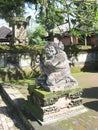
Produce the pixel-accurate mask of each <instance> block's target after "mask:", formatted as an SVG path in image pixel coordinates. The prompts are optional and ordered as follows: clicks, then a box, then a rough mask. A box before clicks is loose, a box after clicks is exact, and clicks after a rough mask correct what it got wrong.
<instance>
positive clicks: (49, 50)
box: [45, 42, 57, 58]
mask: <svg viewBox="0 0 98 130" xmlns="http://www.w3.org/2000/svg"><path fill="white" fill-rule="evenodd" d="M45 53H46V57H47V58H52V57H53V56H54V55H56V53H57V49H56V46H55V43H54V42H48V44H46V46H45Z"/></svg>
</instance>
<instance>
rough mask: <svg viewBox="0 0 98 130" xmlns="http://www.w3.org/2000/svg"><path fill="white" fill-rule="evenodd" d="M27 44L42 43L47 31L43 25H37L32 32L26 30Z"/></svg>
mask: <svg viewBox="0 0 98 130" xmlns="http://www.w3.org/2000/svg"><path fill="white" fill-rule="evenodd" d="M28 34H29V35H28V36H29V44H44V43H45V40H44V37H45V36H46V35H47V32H46V30H45V28H44V27H43V26H41V25H40V26H38V27H37V28H36V30H35V31H34V32H32V31H31V32H30V31H29V32H28Z"/></svg>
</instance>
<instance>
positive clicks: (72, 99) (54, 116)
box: [28, 85, 85, 123]
mask: <svg viewBox="0 0 98 130" xmlns="http://www.w3.org/2000/svg"><path fill="white" fill-rule="evenodd" d="M28 90H29V93H30V97H29V102H30V104H31V109H32V113H34V116H35V118H37V120H39V121H40V122H41V123H46V122H47V123H48V122H52V120H53V121H57V120H59V119H63V118H64V116H65V117H67V116H68V115H70V116H71V115H72V116H73V114H74V112H75V111H76V110H77V112H75V113H76V114H77V113H78V114H79V112H80V113H81V112H82V111H84V110H85V109H84V107H83V106H82V98H81V95H82V89H81V88H79V87H77V88H71V89H67V90H66V91H59V92H46V91H44V90H40V89H38V88H35V87H34V85H32V86H29V87H28ZM80 108H81V109H80ZM78 109H79V111H78ZM70 113H71V114H70Z"/></svg>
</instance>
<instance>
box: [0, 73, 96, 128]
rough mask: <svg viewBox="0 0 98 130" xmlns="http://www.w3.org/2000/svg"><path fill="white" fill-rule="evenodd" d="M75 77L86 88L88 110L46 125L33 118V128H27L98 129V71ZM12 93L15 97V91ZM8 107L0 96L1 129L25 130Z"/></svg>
mask: <svg viewBox="0 0 98 130" xmlns="http://www.w3.org/2000/svg"><path fill="white" fill-rule="evenodd" d="M74 77H75V78H76V79H77V80H78V82H79V86H80V87H82V88H83V89H84V91H83V95H82V97H83V105H84V106H85V107H86V108H87V109H88V111H87V112H85V113H82V114H80V115H77V116H75V117H71V118H68V119H66V120H63V121H57V122H56V123H52V124H49V125H44V126H41V125H40V124H39V123H38V122H37V121H35V120H32V126H33V127H32V129H26V130H98V73H85V74H77V75H74ZM7 92H8V91H7ZM9 92H10V91H9ZM11 95H12V97H13V92H12V94H11ZM18 96H19V95H18ZM14 98H15V96H14ZM7 109H9V108H8V106H7V105H6V104H5V103H4V102H3V101H2V97H0V130H25V128H24V126H22V127H20V126H19V125H18V124H17V120H16V119H14V118H13V117H10V116H9V113H8V112H7V111H8V110H7ZM5 113H6V114H5ZM8 120H9V121H8ZM7 121H8V122H7ZM8 124H9V125H8ZM20 124H21V123H20Z"/></svg>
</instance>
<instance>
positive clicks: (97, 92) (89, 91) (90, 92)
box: [82, 87, 98, 111]
mask: <svg viewBox="0 0 98 130" xmlns="http://www.w3.org/2000/svg"><path fill="white" fill-rule="evenodd" d="M82 97H83V98H87V99H88V101H87V102H85V103H84V104H83V105H84V106H85V107H87V108H90V109H92V110H95V111H98V100H97V99H98V87H92V88H85V89H84V90H83V94H82ZM91 99H94V100H93V101H92V100H91ZM84 100H85V99H84Z"/></svg>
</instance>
